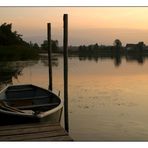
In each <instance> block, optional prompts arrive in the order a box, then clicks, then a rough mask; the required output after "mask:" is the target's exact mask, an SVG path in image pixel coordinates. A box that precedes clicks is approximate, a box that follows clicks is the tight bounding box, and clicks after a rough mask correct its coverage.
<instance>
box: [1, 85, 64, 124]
mask: <svg viewBox="0 0 148 148" xmlns="http://www.w3.org/2000/svg"><path fill="white" fill-rule="evenodd" d="M28 86H29V87H36V88H37V90H38V89H39V92H44V91H45V92H46V93H49V96H50V95H52V96H53V100H51V101H54V98H55V100H57V101H58V102H59V105H57V106H55V107H54V108H51V109H50V106H49V110H48V109H47V110H46V111H43V112H41V113H39V114H29V113H28V114H27V113H21V112H20V113H19V112H11V111H9V110H3V109H2V108H0V125H11V124H25V123H33V122H47V121H48V123H59V122H60V120H61V114H62V110H63V102H62V100H61V99H60V98H59V97H58V96H56V95H55V94H54V93H53V92H50V91H48V90H45V89H43V88H39V87H37V86H33V85H19V86H18V85H17V87H18V88H21V87H23V89H24V87H25V88H26V87H28ZM14 87H15V88H16V86H14ZM8 88H9V89H10V88H13V86H9V87H8ZM8 88H5V89H4V90H2V91H1V96H0V97H1V98H5V99H4V100H6V101H8V102H9V100H8V99H7V95H6V90H7V89H8ZM11 91H12V90H11ZM19 91H20V90H19ZM15 93H16V92H15ZM20 94H22V93H20ZM26 94H27V93H26ZM26 94H24V95H26ZM13 95H14V93H13V94H12V95H10V96H13ZM17 95H18V94H17ZM1 98H0V100H2V99H1ZM20 99H22V98H20ZM37 99H38V100H39V99H40V98H37ZM49 99H50V98H49ZM38 100H37V101H38ZM37 101H36V102H37ZM43 101H47V98H45V99H40V101H38V102H39V103H42V102H43ZM36 102H35V103H36ZM49 105H50V104H49ZM37 106H38V104H37ZM46 108H48V107H47V106H46Z"/></svg>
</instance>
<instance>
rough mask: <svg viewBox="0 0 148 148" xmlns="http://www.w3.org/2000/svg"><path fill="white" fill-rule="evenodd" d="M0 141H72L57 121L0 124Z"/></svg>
mask: <svg viewBox="0 0 148 148" xmlns="http://www.w3.org/2000/svg"><path fill="white" fill-rule="evenodd" d="M0 141H72V138H71V137H69V135H68V133H67V132H66V131H65V130H64V128H63V127H61V125H60V124H59V123H55V124H50V123H48V122H45V123H31V124H22V125H21V124H19V125H9V126H0Z"/></svg>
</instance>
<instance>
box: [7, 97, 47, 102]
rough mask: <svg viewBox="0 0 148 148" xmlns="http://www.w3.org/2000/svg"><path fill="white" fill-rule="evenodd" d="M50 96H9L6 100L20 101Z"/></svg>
mask: <svg viewBox="0 0 148 148" xmlns="http://www.w3.org/2000/svg"><path fill="white" fill-rule="evenodd" d="M45 98H49V96H34V97H25V98H9V99H7V100H5V101H20V100H36V99H45Z"/></svg>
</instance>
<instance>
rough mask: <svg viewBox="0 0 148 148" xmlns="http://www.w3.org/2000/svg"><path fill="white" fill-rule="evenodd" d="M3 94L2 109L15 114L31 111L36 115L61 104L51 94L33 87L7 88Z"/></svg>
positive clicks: (56, 97)
mask: <svg viewBox="0 0 148 148" xmlns="http://www.w3.org/2000/svg"><path fill="white" fill-rule="evenodd" d="M4 93H5V95H4V96H5V98H4V99H3V103H1V104H2V105H3V107H6V109H7V110H9V109H10V110H11V109H12V111H17V112H23V111H24V110H25V111H30V110H31V111H32V112H33V113H35V114H38V113H40V112H45V111H47V110H50V109H52V108H55V107H56V106H58V105H59V104H60V102H61V100H60V99H59V97H58V96H56V95H55V94H53V93H52V92H50V91H47V90H45V89H42V88H40V87H37V86H34V85H20V86H19V85H18V86H9V87H8V88H7V89H6V90H5V92H4Z"/></svg>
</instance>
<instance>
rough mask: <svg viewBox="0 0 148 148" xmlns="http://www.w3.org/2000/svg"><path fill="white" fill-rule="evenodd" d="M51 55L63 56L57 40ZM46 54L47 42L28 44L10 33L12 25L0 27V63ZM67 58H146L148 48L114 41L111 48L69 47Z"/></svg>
mask: <svg viewBox="0 0 148 148" xmlns="http://www.w3.org/2000/svg"><path fill="white" fill-rule="evenodd" d="M51 47H52V53H58V54H63V48H62V47H59V45H58V40H51ZM47 52H48V42H47V40H44V41H43V43H42V44H41V45H40V46H39V45H38V44H37V43H32V42H31V41H30V42H29V43H28V42H26V41H24V40H23V39H22V35H20V34H18V33H17V31H12V24H7V23H3V24H2V25H1V26H0V61H18V60H22V61H23V60H37V59H39V54H40V53H47ZM68 53H69V56H79V57H82V59H87V58H88V59H91V58H92V59H95V60H96V61H97V59H98V58H107V57H108V58H121V57H123V56H125V57H128V56H133V57H136V58H137V57H139V56H142V57H148V46H146V45H145V44H144V42H143V41H140V42H139V43H137V44H133V43H130V44H126V46H122V42H121V41H120V40H119V39H116V40H115V41H114V42H113V45H112V46H107V45H98V43H95V44H90V45H80V46H69V47H68Z"/></svg>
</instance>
